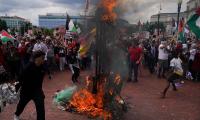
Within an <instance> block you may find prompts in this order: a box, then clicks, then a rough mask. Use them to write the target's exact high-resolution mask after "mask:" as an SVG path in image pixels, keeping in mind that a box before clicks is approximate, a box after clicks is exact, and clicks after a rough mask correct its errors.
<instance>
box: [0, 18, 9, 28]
mask: <svg viewBox="0 0 200 120" xmlns="http://www.w3.org/2000/svg"><path fill="white" fill-rule="evenodd" d="M7 29H8V27H7V24H6V21H4V20H1V19H0V31H1V30H7Z"/></svg>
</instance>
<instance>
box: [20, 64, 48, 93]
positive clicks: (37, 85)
mask: <svg viewBox="0 0 200 120" xmlns="http://www.w3.org/2000/svg"><path fill="white" fill-rule="evenodd" d="M44 75H45V69H44V67H43V65H42V66H40V67H38V66H36V65H35V63H33V62H30V63H29V64H28V65H27V66H26V67H25V69H24V70H23V71H22V72H21V75H20V77H19V81H20V84H21V92H24V93H28V94H34V93H37V92H42V83H43V79H44Z"/></svg>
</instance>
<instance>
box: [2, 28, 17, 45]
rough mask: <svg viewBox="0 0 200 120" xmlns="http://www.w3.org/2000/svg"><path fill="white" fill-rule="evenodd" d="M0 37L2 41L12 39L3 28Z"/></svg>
mask: <svg viewBox="0 0 200 120" xmlns="http://www.w3.org/2000/svg"><path fill="white" fill-rule="evenodd" d="M0 39H1V41H2V42H3V43H6V42H8V41H13V40H14V38H13V37H12V36H11V35H10V34H8V33H7V32H6V31H4V30H3V31H2V32H1V33H0Z"/></svg>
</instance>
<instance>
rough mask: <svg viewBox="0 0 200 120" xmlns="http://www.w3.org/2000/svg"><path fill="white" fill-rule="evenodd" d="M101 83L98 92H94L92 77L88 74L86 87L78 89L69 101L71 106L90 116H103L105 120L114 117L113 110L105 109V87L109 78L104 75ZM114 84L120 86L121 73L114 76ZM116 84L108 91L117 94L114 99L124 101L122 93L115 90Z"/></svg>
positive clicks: (111, 94)
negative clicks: (119, 93)
mask: <svg viewBox="0 0 200 120" xmlns="http://www.w3.org/2000/svg"><path fill="white" fill-rule="evenodd" d="M100 81H101V82H100V84H98V93H97V94H92V92H91V91H92V90H91V86H92V85H91V84H93V83H92V82H93V81H92V77H90V76H87V77H86V81H85V82H86V86H85V88H83V89H81V90H79V91H77V92H76V93H75V94H74V95H73V96H72V98H71V100H70V101H69V107H70V108H72V109H74V110H75V111H76V112H78V113H80V114H85V115H87V116H89V117H92V118H96V117H102V118H103V119H104V120H111V119H112V113H111V111H107V110H106V109H105V105H104V103H105V99H104V95H105V92H106V91H107V90H106V89H108V88H105V86H106V83H107V78H106V77H102V78H101V79H100ZM113 82H114V86H115V85H116V86H118V85H119V84H120V83H121V77H120V75H115V77H114V81H113ZM114 86H112V87H113V88H109V90H108V93H109V95H110V96H115V97H114V99H115V100H116V101H117V102H118V103H120V104H121V103H123V100H122V98H121V97H120V95H118V94H117V93H116V91H115V88H114Z"/></svg>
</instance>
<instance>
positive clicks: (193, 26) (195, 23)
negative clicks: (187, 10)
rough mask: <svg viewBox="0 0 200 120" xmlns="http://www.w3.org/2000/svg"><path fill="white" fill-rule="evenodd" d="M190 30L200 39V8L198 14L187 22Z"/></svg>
mask: <svg viewBox="0 0 200 120" xmlns="http://www.w3.org/2000/svg"><path fill="white" fill-rule="evenodd" d="M187 24H188V26H189V28H190V30H191V31H192V32H193V33H194V34H195V35H196V37H197V38H200V8H198V9H197V10H196V13H195V14H194V15H193V16H192V17H191V18H190V19H189V20H188V22H187Z"/></svg>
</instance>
